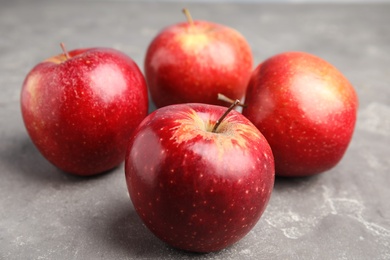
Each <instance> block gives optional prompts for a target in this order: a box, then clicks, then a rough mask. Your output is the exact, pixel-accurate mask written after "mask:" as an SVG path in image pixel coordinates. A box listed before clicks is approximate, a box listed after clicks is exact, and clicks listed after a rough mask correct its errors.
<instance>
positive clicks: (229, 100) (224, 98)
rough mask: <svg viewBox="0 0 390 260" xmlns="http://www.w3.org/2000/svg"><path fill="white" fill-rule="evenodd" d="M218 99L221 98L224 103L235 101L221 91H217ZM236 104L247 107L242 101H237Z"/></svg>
mask: <svg viewBox="0 0 390 260" xmlns="http://www.w3.org/2000/svg"><path fill="white" fill-rule="evenodd" d="M218 100H221V101H224V102H226V103H230V104H233V103H234V102H235V101H234V100H233V99H231V98H228V97H227V96H225V95H224V94H221V93H218ZM237 106H240V107H247V105H246V104H243V103H241V102H240V103H238V104H237Z"/></svg>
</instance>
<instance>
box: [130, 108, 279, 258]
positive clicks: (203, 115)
mask: <svg viewBox="0 0 390 260" xmlns="http://www.w3.org/2000/svg"><path fill="white" fill-rule="evenodd" d="M225 111H226V108H225V107H221V106H215V105H208V104H177V105H171V106H167V107H164V108H160V109H157V110H156V111H155V112H153V113H152V114H150V115H149V116H148V117H146V119H145V120H144V121H143V122H142V123H141V124H140V125H139V127H138V128H137V129H136V130H135V131H134V134H133V136H132V138H131V141H130V143H129V148H128V152H127V155H126V160H125V172H126V181H127V185H128V190H129V194H130V197H131V200H132V202H133V205H134V207H135V209H136V211H137V213H138V214H139V216H140V217H141V219H142V220H143V222H144V223H145V225H146V226H147V227H148V228H149V229H150V230H151V231H152V232H153V233H154V234H155V235H156V236H157V237H159V238H160V239H161V240H163V241H165V242H166V243H168V244H169V245H171V246H173V247H176V248H179V249H183V250H188V251H195V252H210V251H217V250H220V249H222V248H225V247H227V246H229V245H231V244H233V243H235V242H236V241H238V240H240V239H241V238H242V237H243V236H245V235H246V234H247V233H248V232H249V231H250V230H251V229H252V228H253V226H254V225H255V224H256V223H257V221H258V220H259V218H260V216H261V215H262V213H263V211H264V209H265V207H266V205H267V203H268V200H269V198H270V194H271V191H272V189H273V183H274V160H273V155H272V152H271V148H270V147H269V145H268V143H267V141H266V140H265V138H264V137H263V136H262V135H261V133H260V132H259V131H258V130H257V128H256V127H255V126H254V125H253V124H252V123H251V122H250V121H249V120H248V119H246V118H245V117H244V116H242V115H241V114H240V113H238V112H236V111H231V112H230V113H229V114H228V115H227V116H226V118H225V119H223V121H221V120H219V122H221V123H220V125H219V126H218V127H217V129H216V131H215V132H213V128H214V127H215V125H216V122H217V120H218V119H219V118H220V117H221V115H223V114H224V112H225ZM225 115H226V114H225ZM214 130H215V129H214Z"/></svg>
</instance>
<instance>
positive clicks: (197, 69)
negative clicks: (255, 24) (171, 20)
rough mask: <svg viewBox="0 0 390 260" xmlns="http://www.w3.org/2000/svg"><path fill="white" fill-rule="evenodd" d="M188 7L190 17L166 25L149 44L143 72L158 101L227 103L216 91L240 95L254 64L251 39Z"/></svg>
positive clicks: (158, 104)
mask: <svg viewBox="0 0 390 260" xmlns="http://www.w3.org/2000/svg"><path fill="white" fill-rule="evenodd" d="M185 12H186V14H187V17H188V20H189V21H188V22H184V23H178V24H174V25H171V26H169V27H167V28H165V29H163V30H162V31H161V32H160V33H159V34H158V35H157V36H156V37H155V38H154V39H153V41H152V42H151V43H150V45H149V47H148V50H147V53H146V57H145V62H144V66H145V77H146V81H147V83H148V87H149V90H150V94H151V97H152V100H153V102H154V104H155V105H156V106H157V107H163V106H166V105H171V104H178V103H192V102H194V103H207V104H216V105H226V103H224V102H222V101H218V100H217V95H218V93H222V94H224V95H226V96H229V97H230V98H232V99H240V100H241V99H242V98H243V96H244V95H245V91H246V88H247V85H248V82H249V79H250V75H251V72H252V68H253V57H252V52H251V49H250V46H249V44H248V43H247V41H246V40H245V38H244V37H243V36H242V35H241V34H240V33H239V32H237V31H236V30H234V29H232V28H229V27H227V26H224V25H220V24H216V23H212V22H208V21H193V20H192V19H191V16H190V15H189V13H188V11H187V10H186V9H185Z"/></svg>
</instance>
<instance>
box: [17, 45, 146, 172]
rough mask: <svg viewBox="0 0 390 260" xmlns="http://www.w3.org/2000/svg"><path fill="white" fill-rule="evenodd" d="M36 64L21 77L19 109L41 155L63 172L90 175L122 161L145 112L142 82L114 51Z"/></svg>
mask: <svg viewBox="0 0 390 260" xmlns="http://www.w3.org/2000/svg"><path fill="white" fill-rule="evenodd" d="M68 54H69V56H70V57H69V58H68V59H67V58H66V56H65V54H60V55H58V56H55V57H52V58H49V59H47V60H45V61H43V62H41V63H39V64H37V65H36V66H35V67H34V68H33V69H32V70H31V71H30V72H29V73H28V75H27V76H26V78H25V81H24V83H23V87H22V91H21V111H22V115H23V120H24V124H25V126H26V129H27V132H28V134H29V136H30V137H31V139H32V141H33V143H34V144H35V145H36V147H37V148H38V150H39V151H40V152H41V153H42V155H43V156H44V157H45V158H46V159H47V160H49V161H50V162H51V163H52V164H54V165H55V166H57V167H58V168H60V169H62V170H63V171H65V172H68V173H72V174H75V175H85V176H86V175H94V174H98V173H102V172H105V171H108V170H110V169H112V168H114V167H116V166H117V165H119V164H120V163H121V162H123V161H124V157H125V154H126V148H127V142H128V140H129V138H130V135H131V133H132V132H133V130H134V129H135V127H136V126H138V124H139V123H140V122H141V121H142V120H143V119H144V118H145V117H146V115H147V113H148V96H147V87H146V82H145V79H144V77H143V75H142V73H141V72H140V70H139V68H138V66H137V65H136V64H135V63H134V61H133V60H132V59H131V58H130V57H128V56H126V55H125V54H123V53H122V52H119V51H117V50H114V49H110V48H89V49H79V50H74V51H71V52H69V53H68Z"/></svg>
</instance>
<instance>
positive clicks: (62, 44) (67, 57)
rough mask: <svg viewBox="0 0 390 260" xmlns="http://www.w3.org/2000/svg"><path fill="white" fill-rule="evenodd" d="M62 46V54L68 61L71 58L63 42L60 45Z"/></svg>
mask: <svg viewBox="0 0 390 260" xmlns="http://www.w3.org/2000/svg"><path fill="white" fill-rule="evenodd" d="M60 46H61V49H62V52H63V54H64V55H65V58H66V59H67V60H69V59H70V56H69V53H68V52H67V51H66V48H65V44H64V43H63V42H61V43H60Z"/></svg>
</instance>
